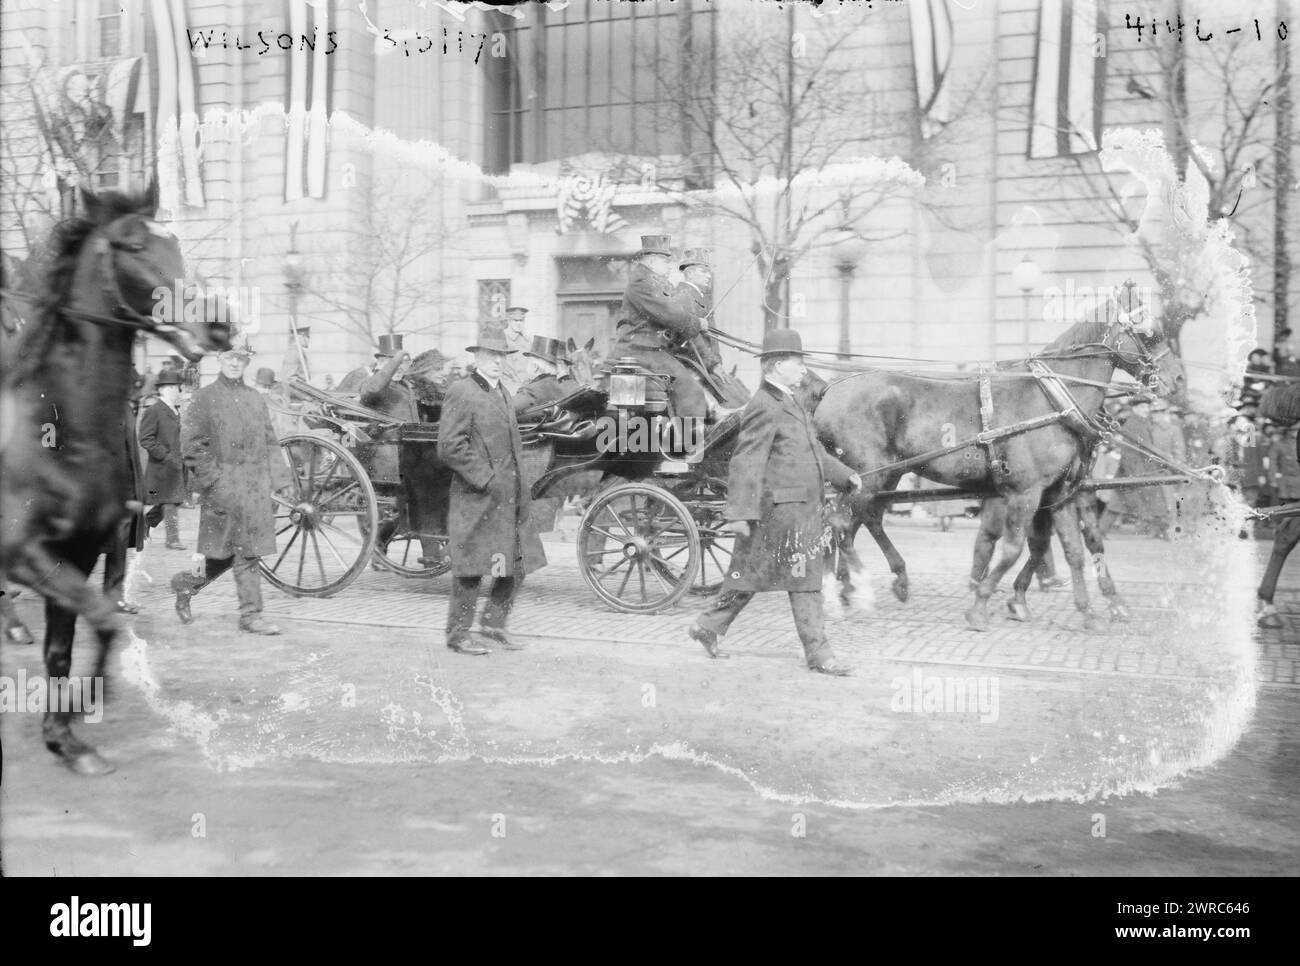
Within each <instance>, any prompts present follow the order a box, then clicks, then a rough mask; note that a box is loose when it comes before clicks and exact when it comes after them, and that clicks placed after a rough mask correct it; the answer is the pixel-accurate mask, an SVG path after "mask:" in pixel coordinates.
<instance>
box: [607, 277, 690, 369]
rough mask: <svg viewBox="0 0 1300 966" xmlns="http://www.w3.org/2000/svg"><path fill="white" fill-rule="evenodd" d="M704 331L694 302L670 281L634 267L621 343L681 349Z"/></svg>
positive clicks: (622, 312) (625, 294)
mask: <svg viewBox="0 0 1300 966" xmlns="http://www.w3.org/2000/svg"><path fill="white" fill-rule="evenodd" d="M700 331H701V330H700V320H699V317H698V316H697V315H696V314H695V303H694V302H690V301H688V300H687V299H685V298H683V297H682V296H681V295H680V294H678V293H677V292H676V291H674V289H673V286H672V285H670V284H669V282H668V279H666V278H664V277H662V276H660V275H656V274H655V273H654V272H652V271H651V270H650V269H648V268H647V267H646V266H644V265H640V264H637V265H633V266H632V270H631V271H630V272H629V273H628V279H627V288H626V290H624V292H623V305H622V307H621V309H620V311H619V323H618V338H619V341H622V342H624V343H628V344H632V345H638V346H641V347H644V348H649V349H665V348H670V347H673V346H676V345H680V344H681V343H682V342H683V341H685V340H686V339H690V338H693V337H694V336H697V335H699V334H700Z"/></svg>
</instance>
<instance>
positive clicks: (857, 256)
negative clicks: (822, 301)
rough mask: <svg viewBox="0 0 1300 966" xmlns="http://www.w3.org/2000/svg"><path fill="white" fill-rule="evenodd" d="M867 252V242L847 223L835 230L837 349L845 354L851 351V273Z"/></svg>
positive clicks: (833, 247) (832, 256)
mask: <svg viewBox="0 0 1300 966" xmlns="http://www.w3.org/2000/svg"><path fill="white" fill-rule="evenodd" d="M866 253H867V242H866V241H865V240H863V238H862V236H860V235H859V234H858V233H857V232H855V231H854V230H853V229H851V228H849V227H848V226H847V225H846V226H844V227H842V228H837V229H836V230H835V238H834V240H833V241H832V242H831V258H832V259H833V260H834V262H835V268H836V269H837V270H838V271H839V273H840V346H839V351H840V352H841V353H843V354H845V355H847V354H848V353H849V352H850V351H852V348H851V347H852V339H851V333H850V331H849V293H850V289H851V288H852V286H853V273H854V271H855V270H856V269H857V267H858V263H859V262H861V261H862V256H863V255H865V254H866Z"/></svg>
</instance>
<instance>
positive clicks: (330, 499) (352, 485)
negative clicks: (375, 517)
mask: <svg viewBox="0 0 1300 966" xmlns="http://www.w3.org/2000/svg"><path fill="white" fill-rule="evenodd" d="M360 488H361V484H360V483H359V482H357V481H356V480H349V481H348V482H347V483H346V484H345V485H344V486H342V487H340V488H339V489H337V490H335V491H334V492H333V493H331V494H330V495H329V496H327V497H326V498H325V499H323V500H321V502H320V503H318V504H316V511H317V512H320V511H321V510H324V509H325V508H326V507H328V506H330V505H331V504H333V503H334V502H335V501H336V500H338V499H339V498H340V497H342V496H343V495H344V494H346V493H349V492H351V491H352V490H359V489H360ZM333 512H335V513H349V512H352V513H360V512H364V511H361V510H357V509H355V508H347V509H337V510H334V511H333Z"/></svg>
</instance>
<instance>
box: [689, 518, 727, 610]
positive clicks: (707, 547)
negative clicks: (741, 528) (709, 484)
mask: <svg viewBox="0 0 1300 966" xmlns="http://www.w3.org/2000/svg"><path fill="white" fill-rule="evenodd" d="M726 522H727V521H726V519H725V518H724V517H723V511H722V507H721V506H717V507H714V506H708V507H706V508H704V509H702V510H697V512H696V517H695V525H696V527H697V528H698V529H699V531H700V571H699V574H698V575H697V576H696V578H695V583H694V584H692V585H691V593H692V594H696V595H712V594H716V593H717V592H718V591H719V590H721V589H722V579H723V578H724V577H725V576H726V575H727V571H729V570H730V569H731V555H732V553H733V552H734V551H735V547H736V535H735V534H734V533H731V532H730V531H724V530H723V529H722V525H723V524H724V523H726Z"/></svg>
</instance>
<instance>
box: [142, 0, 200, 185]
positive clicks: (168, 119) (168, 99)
mask: <svg viewBox="0 0 1300 966" xmlns="http://www.w3.org/2000/svg"><path fill="white" fill-rule="evenodd" d="M149 12H150V17H151V24H152V26H153V44H154V50H153V52H152V53H153V55H154V61H155V63H156V64H157V69H158V86H157V91H158V99H157V102H156V106H155V108H154V137H155V138H156V139H157V142H158V156H157V164H158V188H159V193H160V195H161V199H162V206H163V207H164V208H171V209H173V210H175V209H176V208H179V207H180V205H181V204H182V203H184V204H186V205H189V206H191V207H195V208H202V207H203V205H204V199H203V166H202V145H201V144H200V141H199V115H198V83H197V78H196V70H195V65H194V58H193V56H192V55H191V53H190V40H189V32H188V30H187V29H186V28H187V27H188V26H189V21H188V17H187V16H186V12H185V0H149Z"/></svg>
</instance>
